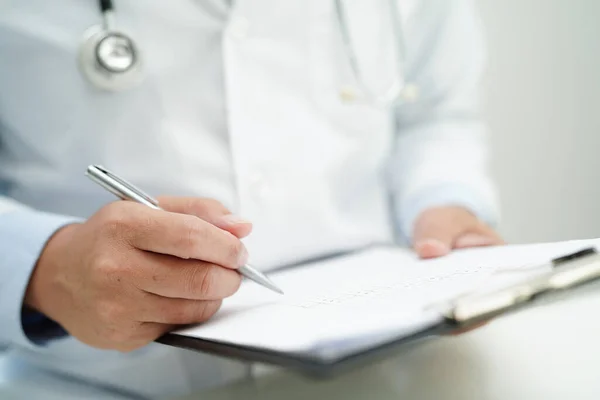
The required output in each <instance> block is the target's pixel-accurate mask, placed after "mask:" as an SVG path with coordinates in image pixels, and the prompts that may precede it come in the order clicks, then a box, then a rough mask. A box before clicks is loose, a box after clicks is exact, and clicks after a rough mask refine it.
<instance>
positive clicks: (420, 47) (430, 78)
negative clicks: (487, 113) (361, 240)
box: [390, 0, 500, 242]
mask: <svg viewBox="0 0 600 400" xmlns="http://www.w3.org/2000/svg"><path fill="white" fill-rule="evenodd" d="M421 4H422V5H421V6H420V7H419V8H418V9H417V10H415V13H414V15H413V16H412V17H411V18H410V19H409V21H408V23H407V26H406V32H407V34H406V42H407V70H406V76H407V82H409V83H410V84H411V85H412V86H411V87H412V90H410V91H407V92H406V96H405V98H404V102H403V104H401V105H400V106H399V107H398V108H397V112H396V114H395V117H396V118H395V121H396V124H397V135H396V141H395V146H394V150H393V151H394V152H393V157H392V162H391V164H390V166H391V171H390V176H391V185H392V192H393V195H394V207H395V209H396V215H397V219H398V220H397V225H398V226H399V229H400V231H401V236H402V237H403V238H404V239H406V240H407V241H408V242H410V240H411V236H412V231H413V225H414V222H415V220H416V218H417V217H418V215H419V214H420V213H421V212H422V211H423V210H425V209H427V208H430V207H433V206H443V205H458V206H463V207H465V208H467V209H468V210H470V211H471V212H473V213H474V214H475V215H477V216H478V217H479V218H480V219H482V220H484V221H485V222H486V223H488V224H490V225H492V226H494V225H496V223H497V222H498V220H499V217H500V215H499V209H498V199H497V194H496V190H495V187H494V185H493V182H492V179H491V177H490V174H489V165H488V162H489V154H488V153H489V149H488V140H489V132H488V130H487V127H486V125H485V124H484V122H483V120H482V116H481V110H480V105H479V101H480V99H479V97H480V94H479V81H480V78H481V75H482V72H483V68H484V60H485V46H484V37H483V29H482V26H481V23H480V20H479V18H478V15H477V13H476V9H475V6H474V4H473V0H433V1H428V2H421ZM417 89H418V90H417Z"/></svg>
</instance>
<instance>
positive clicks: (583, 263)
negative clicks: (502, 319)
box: [441, 248, 600, 327]
mask: <svg viewBox="0 0 600 400" xmlns="http://www.w3.org/2000/svg"><path fill="white" fill-rule="evenodd" d="M551 267H552V269H551V271H549V272H546V273H543V274H540V275H536V276H534V277H532V278H529V279H524V280H522V281H519V282H517V283H513V284H511V285H510V286H506V287H502V288H500V289H494V290H491V291H489V292H482V293H477V294H467V295H464V296H460V297H458V298H456V299H454V300H453V301H451V302H450V303H449V304H446V305H445V306H443V307H441V311H442V315H443V316H444V318H445V319H446V322H447V323H449V324H450V325H453V326H457V327H465V326H470V325H474V324H477V323H481V322H484V321H486V320H489V319H492V318H494V317H496V316H500V315H503V314H506V313H508V312H511V311H516V310H517V309H521V308H524V307H529V306H534V305H540V304H546V303H548V302H552V301H557V300H560V299H562V298H563V297H564V295H571V293H572V292H574V291H577V292H580V291H584V290H582V289H583V288H584V287H585V288H588V289H589V288H590V287H591V286H592V285H589V284H590V283H593V282H597V283H600V254H599V253H598V252H597V251H596V249H595V248H586V249H583V250H580V251H577V252H575V253H572V254H567V255H565V256H563V257H560V258H556V259H554V260H552V262H551Z"/></svg>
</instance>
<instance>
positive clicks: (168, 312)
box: [25, 197, 252, 351]
mask: <svg viewBox="0 0 600 400" xmlns="http://www.w3.org/2000/svg"><path fill="white" fill-rule="evenodd" d="M159 202H160V205H161V207H162V208H163V209H165V210H167V211H157V210H153V209H151V208H149V207H146V206H144V205H141V204H137V203H133V202H128V201H117V202H114V203H111V204H109V205H107V206H105V207H103V208H102V209H100V210H99V211H98V212H97V213H96V214H94V215H93V216H92V217H91V218H90V219H89V220H87V221H86V222H84V223H82V224H74V225H69V226H67V227H64V228H63V229H61V230H59V231H58V232H57V233H55V235H54V236H53V237H52V238H51V239H50V240H49V242H48V244H47V245H46V247H45V249H44V250H43V252H42V254H41V256H40V258H39V260H38V263H37V266H36V268H35V270H34V272H33V275H32V278H31V280H30V283H29V287H28V290H27V293H26V298H25V305H26V306H27V307H29V308H31V309H33V310H36V311H38V312H41V313H42V314H44V315H46V316H47V317H48V318H50V319H52V320H54V321H56V322H57V323H59V324H60V325H61V326H62V327H63V328H64V329H65V330H66V331H67V332H68V333H69V334H71V335H73V336H74V337H76V338H77V339H79V340H80V341H82V342H83V343H86V344H88V345H90V346H93V347H97V348H102V349H114V350H120V351H131V350H134V349H136V348H139V347H143V346H144V345H146V344H148V343H150V342H152V341H153V340H155V339H156V338H158V337H160V336H161V335H163V334H164V333H165V332H167V331H170V330H172V329H173V328H174V326H176V325H182V324H188V323H198V322H203V321H205V320H207V319H208V318H210V317H211V316H212V315H213V314H214V313H215V312H216V311H217V310H218V309H219V307H220V305H221V301H222V299H223V298H226V297H228V296H231V295H232V294H233V293H235V292H236V291H237V289H238V288H239V286H240V282H241V276H240V274H238V273H237V272H236V271H235V269H236V268H238V267H239V266H241V265H243V264H244V263H245V262H246V259H247V257H248V255H247V251H246V249H245V248H244V245H243V244H242V242H241V241H240V240H239V239H240V238H242V237H244V236H246V235H248V234H249V233H250V231H251V229H252V226H251V225H250V224H249V223H248V222H246V221H244V220H241V219H239V218H237V217H235V216H233V215H231V214H230V213H229V211H228V210H227V209H226V208H225V207H224V206H223V205H221V204H220V203H219V202H217V201H214V200H210V199H198V198H177V197H163V198H160V199H159Z"/></svg>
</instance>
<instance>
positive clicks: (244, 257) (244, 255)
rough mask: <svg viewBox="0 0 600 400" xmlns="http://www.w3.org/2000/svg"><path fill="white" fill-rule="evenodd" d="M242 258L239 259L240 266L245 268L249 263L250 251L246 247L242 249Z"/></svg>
mask: <svg viewBox="0 0 600 400" xmlns="http://www.w3.org/2000/svg"><path fill="white" fill-rule="evenodd" d="M239 257H240V258H239V259H238V266H240V267H241V266H243V265H246V263H247V262H248V250H246V247H242V251H241V253H240V256H239Z"/></svg>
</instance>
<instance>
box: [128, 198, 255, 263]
mask: <svg viewBox="0 0 600 400" xmlns="http://www.w3.org/2000/svg"><path fill="white" fill-rule="evenodd" d="M136 211H137V214H136V215H135V216H133V217H125V218H124V219H125V222H121V223H122V224H124V225H125V226H124V229H123V232H124V235H125V240H127V241H128V242H129V244H130V245H131V246H133V247H135V248H138V249H140V250H146V251H151V252H155V253H161V254H168V255H173V256H176V257H179V258H183V259H196V260H202V261H206V262H209V263H213V264H218V265H221V266H224V267H227V268H234V269H235V268H238V267H240V266H241V265H244V264H245V263H246V262H247V259H248V252H247V251H246V248H245V247H244V245H243V244H242V242H241V241H240V240H239V239H238V238H236V237H235V236H234V235H232V234H231V233H229V232H226V231H224V230H222V229H220V228H217V227H216V226H214V225H212V224H210V223H208V222H206V221H204V220H202V219H200V218H198V217H195V216H193V215H185V214H178V213H172V212H168V211H162V210H153V209H150V208H140V209H136Z"/></svg>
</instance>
